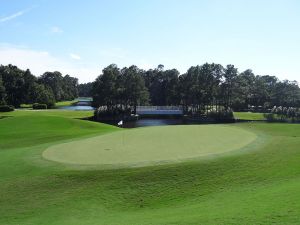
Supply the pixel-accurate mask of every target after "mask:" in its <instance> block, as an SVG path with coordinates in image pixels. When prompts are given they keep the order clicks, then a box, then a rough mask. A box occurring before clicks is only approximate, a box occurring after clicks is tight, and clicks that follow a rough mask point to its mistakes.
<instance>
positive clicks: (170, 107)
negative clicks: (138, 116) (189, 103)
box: [136, 106, 182, 111]
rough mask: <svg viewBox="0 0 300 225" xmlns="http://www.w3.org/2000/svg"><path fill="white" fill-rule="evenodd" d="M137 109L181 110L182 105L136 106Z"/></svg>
mask: <svg viewBox="0 0 300 225" xmlns="http://www.w3.org/2000/svg"><path fill="white" fill-rule="evenodd" d="M136 110H137V111H145V110H146V111H159V110H178V111H179V110H182V106H137V108H136Z"/></svg>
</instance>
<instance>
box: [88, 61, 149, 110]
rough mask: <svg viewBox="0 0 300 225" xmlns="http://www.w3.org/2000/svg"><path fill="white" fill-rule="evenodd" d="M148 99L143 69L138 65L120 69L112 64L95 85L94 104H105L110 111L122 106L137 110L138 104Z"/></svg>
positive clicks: (98, 105)
mask: <svg viewBox="0 0 300 225" xmlns="http://www.w3.org/2000/svg"><path fill="white" fill-rule="evenodd" d="M147 101H148V91H147V89H146V87H145V83H144V79H143V77H142V71H141V70H140V69H138V68H137V67H136V66H131V67H129V68H126V67H125V68H123V69H122V70H120V69H119V68H118V67H117V66H116V65H114V64H112V65H110V66H108V67H106V68H105V69H104V70H103V74H102V75H100V76H99V77H98V78H97V79H96V81H95V82H94V86H93V106H95V107H100V106H105V107H106V109H107V110H108V111H109V112H115V111H116V110H115V109H119V108H121V109H122V110H125V111H127V109H128V108H131V107H132V108H133V111H135V110H136V106H137V105H138V104H144V103H146V102H147Z"/></svg>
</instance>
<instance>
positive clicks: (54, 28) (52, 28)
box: [50, 26, 64, 34]
mask: <svg viewBox="0 0 300 225" xmlns="http://www.w3.org/2000/svg"><path fill="white" fill-rule="evenodd" d="M50 31H51V33H54V34H58V33H62V32H64V31H63V30H62V29H61V28H60V27H57V26H53V27H51V28H50Z"/></svg>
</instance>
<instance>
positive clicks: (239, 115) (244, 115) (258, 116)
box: [234, 112, 266, 121]
mask: <svg viewBox="0 0 300 225" xmlns="http://www.w3.org/2000/svg"><path fill="white" fill-rule="evenodd" d="M234 117H235V119H238V120H255V121H263V120H266V118H265V117H264V114H263V113H253V112H234Z"/></svg>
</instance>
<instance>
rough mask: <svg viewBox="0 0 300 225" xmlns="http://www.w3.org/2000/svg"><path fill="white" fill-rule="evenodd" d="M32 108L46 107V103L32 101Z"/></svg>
mask: <svg viewBox="0 0 300 225" xmlns="http://www.w3.org/2000/svg"><path fill="white" fill-rule="evenodd" d="M32 108H33V109H47V105H46V104H40V103H34V104H33V105H32Z"/></svg>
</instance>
